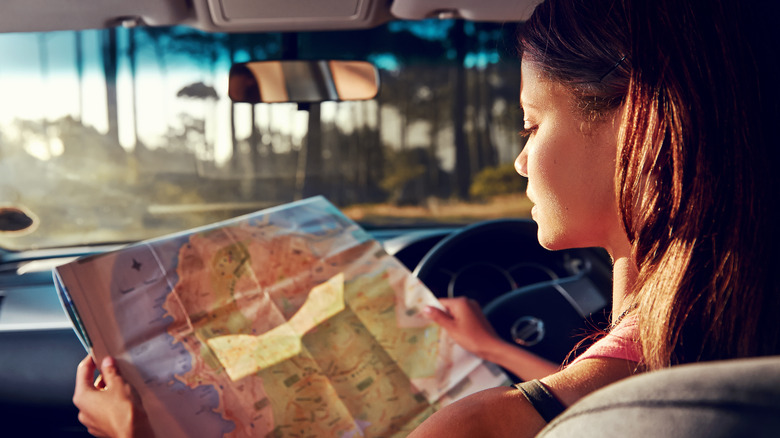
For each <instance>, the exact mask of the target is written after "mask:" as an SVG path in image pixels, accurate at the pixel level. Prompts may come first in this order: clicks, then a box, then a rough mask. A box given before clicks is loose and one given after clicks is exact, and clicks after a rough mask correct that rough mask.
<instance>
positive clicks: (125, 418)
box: [73, 356, 154, 438]
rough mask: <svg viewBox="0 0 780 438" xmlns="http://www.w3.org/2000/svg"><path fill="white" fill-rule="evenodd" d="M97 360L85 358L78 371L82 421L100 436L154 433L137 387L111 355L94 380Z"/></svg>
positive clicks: (122, 437) (131, 436) (75, 396)
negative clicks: (127, 380) (118, 367)
mask: <svg viewBox="0 0 780 438" xmlns="http://www.w3.org/2000/svg"><path fill="white" fill-rule="evenodd" d="M95 369H96V367H95V363H94V362H93V361H92V358H91V357H90V356H87V357H86V358H84V360H82V361H81V363H80V364H79V366H78V369H77V371H76V388H75V390H74V391H73V404H75V405H76V407H77V408H78V409H79V421H80V422H81V424H83V425H84V426H86V427H87V431H88V432H89V433H90V434H92V435H94V436H98V437H112V438H139V437H153V436H154V434H153V433H152V429H151V425H150V424H149V421H148V419H147V417H146V412H144V410H143V407H141V402H140V400H139V399H138V396H137V394H136V392H135V390H134V389H133V388H132V387H131V386H130V384H128V383H127V382H126V381H125V380H124V379H123V378H122V377H121V376H120V375H119V371H118V370H117V367H116V362H115V361H114V359H113V358H111V357H106V358H105V359H103V361H102V363H101V367H100V371H101V376H100V377H99V378H98V379H97V380H95V381H93V376H94V375H95Z"/></svg>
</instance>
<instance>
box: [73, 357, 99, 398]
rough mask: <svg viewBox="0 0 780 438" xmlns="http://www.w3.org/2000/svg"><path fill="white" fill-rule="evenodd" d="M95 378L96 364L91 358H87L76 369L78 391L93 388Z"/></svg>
mask: <svg viewBox="0 0 780 438" xmlns="http://www.w3.org/2000/svg"><path fill="white" fill-rule="evenodd" d="M94 376H95V363H94V362H93V361H92V357H91V356H87V357H85V358H84V359H82V361H81V362H79V366H78V367H77V368H76V391H79V390H84V389H87V388H90V387H92V379H93V378H94Z"/></svg>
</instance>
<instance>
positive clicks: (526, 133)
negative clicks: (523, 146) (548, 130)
mask: <svg viewBox="0 0 780 438" xmlns="http://www.w3.org/2000/svg"><path fill="white" fill-rule="evenodd" d="M536 128H537V127H536V125H534V126H529V127H528V128H523V129H522V130H520V132H518V134H520V137H530V136H531V134H533V133H534V132H536Z"/></svg>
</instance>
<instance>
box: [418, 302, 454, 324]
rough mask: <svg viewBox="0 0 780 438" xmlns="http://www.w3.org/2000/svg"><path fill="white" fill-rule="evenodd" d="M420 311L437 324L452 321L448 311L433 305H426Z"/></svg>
mask: <svg viewBox="0 0 780 438" xmlns="http://www.w3.org/2000/svg"><path fill="white" fill-rule="evenodd" d="M422 313H423V315H424V316H425V317H426V318H428V319H430V320H431V321H433V322H435V323H437V324H439V325H446V324H448V323H450V322H451V321H452V316H451V315H450V314H449V313H447V312H446V311H444V310H441V309H437V308H436V307H433V306H426V307H425V308H424V309H423V312H422Z"/></svg>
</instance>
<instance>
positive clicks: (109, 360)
mask: <svg viewBox="0 0 780 438" xmlns="http://www.w3.org/2000/svg"><path fill="white" fill-rule="evenodd" d="M100 373H101V374H102V375H103V382H104V385H103V386H107V387H109V388H110V387H111V386H112V385H121V384H124V380H123V379H122V377H120V376H119V370H118V369H117V367H116V361H115V360H114V358H113V357H111V356H106V357H104V358H103V361H102V362H101V363H100Z"/></svg>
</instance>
